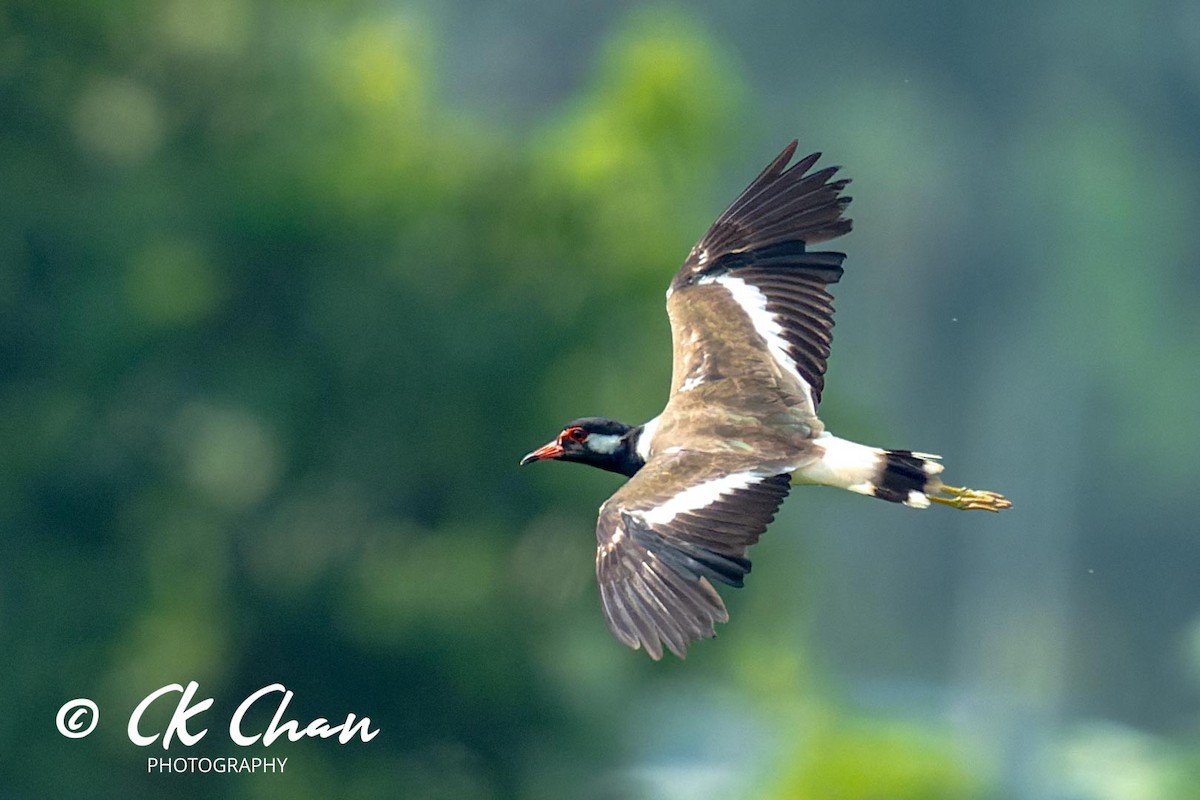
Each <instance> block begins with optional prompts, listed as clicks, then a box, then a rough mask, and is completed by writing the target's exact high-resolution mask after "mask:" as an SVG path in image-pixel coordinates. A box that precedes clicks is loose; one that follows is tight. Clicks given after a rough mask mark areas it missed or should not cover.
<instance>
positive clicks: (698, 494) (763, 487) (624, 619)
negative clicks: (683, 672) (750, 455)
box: [596, 452, 790, 659]
mask: <svg viewBox="0 0 1200 800" xmlns="http://www.w3.org/2000/svg"><path fill="white" fill-rule="evenodd" d="M752 464H753V462H749V461H747V460H745V459H744V458H743V459H738V460H734V459H732V458H731V457H730V456H729V455H728V454H720V455H714V454H708V453H695V452H682V453H672V454H667V455H663V456H658V457H655V458H653V459H651V461H650V462H649V463H648V464H646V466H644V467H643V468H642V469H641V470H640V471H639V472H638V473H637V475H635V476H634V477H633V478H632V479H630V481H629V482H628V483H626V484H625V485H624V486H623V487H622V488H621V489H620V490H619V491H618V492H617V493H616V494H614V495H613V496H612V497H611V498H610V499H609V500H608V502H606V503H605V504H604V505H603V506H602V507H601V508H600V518H599V520H598V522H597V526H596V541H597V546H596V579H597V581H598V582H599V584H600V599H601V602H602V603H603V606H604V616H605V619H606V620H607V621H608V627H609V630H611V631H612V633H613V635H614V636H616V637H617V639H619V640H620V641H621V642H623V643H625V644H626V645H628V646H630V647H632V648H634V649H635V650H636V649H638V648H643V647H644V648H645V650H646V652H647V653H648V654H649V655H650V656H651V657H652V658H654V659H659V658H662V653H663V648H662V645H663V643H665V644H666V646H667V648H668V649H670V651H671V652H672V653H674V654H675V655H677V656H678V657H680V658H683V657H684V655H685V653H686V651H687V646H688V643H690V642H692V641H695V640H697V639H701V638H708V637H712V636H715V635H716V632H715V630H714V626H715V624H716V623H717V622H725V621H727V620H728V619H729V614H728V612H727V611H726V610H725V604H724V603H723V602H722V600H721V596H720V595H719V594H717V592H716V590H715V589H714V588H713V586H712V582H713V581H720V582H721V583H726V584H729V585H730V586H741V585H742V579H743V577H744V576H745V575H746V573H748V572H749V571H750V562H749V560H747V559H746V557H745V556H746V549H747V548H748V547H749V546H750V545H752V544H754V543H755V542H757V541H758V537H759V536H760V535H761V534H762V532H763V531H764V530H766V527H767V524H768V523H769V522H770V521H771V520H772V519H773V518H774V517H775V512H776V511H777V510H778V509H779V505H780V503H782V502H783V498H784V497H785V496H786V495H787V492H788V489H789V475H788V472H790V466H789V465H784V466H782V467H778V468H775V467H767V468H764V467H762V466H761V465H758V464H753V465H752Z"/></svg>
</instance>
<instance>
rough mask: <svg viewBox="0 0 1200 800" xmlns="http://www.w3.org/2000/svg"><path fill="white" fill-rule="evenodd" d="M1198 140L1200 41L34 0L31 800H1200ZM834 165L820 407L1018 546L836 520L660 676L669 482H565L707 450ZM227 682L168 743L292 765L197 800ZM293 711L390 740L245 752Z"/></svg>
mask: <svg viewBox="0 0 1200 800" xmlns="http://www.w3.org/2000/svg"><path fill="white" fill-rule="evenodd" d="M1197 130H1200V6H1197V5H1196V4H1195V3H1194V2H1191V1H1190V0H1178V2H1156V1H1155V0H1151V2H1144V3H1134V2H1128V3H1119V2H1098V3H1094V2H1078V1H1077V2H1055V3H1043V2H1040V1H1039V0H1014V2H1009V3H1003V4H999V3H996V4H991V3H988V4H985V3H978V4H971V3H957V2H946V1H945V0H917V1H916V2H907V3H899V2H896V3H862V4H858V3H845V4H836V3H820V4H816V3H788V2H782V1H781V0H750V1H749V2H737V1H735V0H707V2H699V3H694V4H688V5H686V6H683V5H681V6H643V5H641V4H637V3H629V2H618V3H610V2H601V1H600V0H586V2H581V3H571V4H554V3H547V2H545V1H544V0H507V2H500V3H484V2H480V0H453V1H452V2H433V0H428V1H427V2H413V3H403V2H377V1H376V2H365V1H361V0H341V1H340V2H332V3H317V2H292V3H284V2H270V1H269V0H263V1H262V2H253V3H247V2H238V0H163V1H161V2H140V1H135V0H104V1H103V2H83V1H82V0H80V1H79V2H68V1H67V0H36V1H35V0H4V2H2V3H0V530H2V531H3V534H2V536H3V552H2V554H0V676H2V678H3V679H2V680H0V797H3V798H19V799H24V798H50V797H113V798H116V797H138V796H147V797H149V796H173V797H181V798H248V799H249V798H317V797H322V798H323V797H346V798H374V797H405V798H409V797H411V798H447V799H451V798H453V799H454V800H473V799H474V798H510V797H511V798H563V797H579V798H639V797H646V798H692V797H714V798H717V797H720V798H763V799H764V800H785V799H789V800H790V799H791V798H817V800H821V799H822V798H830V800H833V799H834V798H836V799H837V800H869V799H873V798H882V799H885V800H934V799H938V800H940V799H942V798H945V799H946V800H950V799H951V798H953V799H955V800H958V799H961V798H989V799H990V798H995V799H999V798H1019V799H1020V798H1047V799H1050V798H1054V799H1055V800H1160V799H1163V800H1172V799H1174V798H1181V799H1183V800H1186V799H1187V798H1197V797H1200V708H1198V705H1197V700H1198V696H1200V536H1198V535H1197V534H1198V533H1200V531H1198V525H1197V521H1196V520H1197V510H1198V509H1197V499H1196V498H1197V488H1196V487H1197V479H1198V477H1200V456H1198V455H1197V453H1198V449H1197V447H1198V439H1200V436H1198V434H1200V414H1198V413H1197V409H1198V408H1200V405H1198V402H1200V401H1198V397H1200V313H1198V311H1197V309H1198V308H1200V277H1198V276H1200V271H1198V270H1197V260H1198V259H1197V255H1198V253H1200V224H1198V223H1197V220H1198V219H1200V180H1198V178H1200V140H1198V138H1197ZM792 138H799V139H800V141H801V145H800V148H801V151H802V152H807V151H809V150H817V149H820V150H823V151H825V152H826V153H827V154H828V155H827V157H826V161H825V163H830V161H832V163H839V164H843V165H845V171H844V174H845V175H846V176H848V177H852V178H853V179H854V183H853V184H852V186H851V187H850V189H851V191H850V194H852V195H853V196H855V198H856V199H855V201H854V203H853V205H852V206H851V216H852V217H853V218H854V219H855V221H856V223H857V225H856V230H855V231H854V232H853V233H852V234H851V235H849V236H848V237H846V238H844V239H842V240H840V241H838V242H837V243H836V245H835V246H836V247H837V248H838V249H844V250H845V251H847V252H848V253H849V258H848V260H847V262H846V268H847V269H846V275H845V278H844V280H843V282H842V283H841V284H840V286H839V287H838V290H837V297H838V305H839V312H838V322H839V327H838V328H837V341H836V344H835V349H834V355H833V358H832V361H831V367H830V373H829V377H828V383H827V387H826V393H825V407H824V409H823V416H824V417H825V418H826V419H827V421H828V423H829V424H830V426H831V427H832V429H833V430H835V431H836V432H837V433H839V434H840V435H842V436H846V437H849V438H853V439H857V440H860V441H864V442H868V443H871V444H878V445H883V446H892V447H909V448H917V449H921V450H926V451H932V452H936V453H941V454H943V455H944V456H945V459H946V464H947V472H946V475H947V478H948V479H950V480H951V482H962V483H966V484H968V485H972V486H977V487H981V488H992V489H997V490H1000V491H1003V492H1004V493H1006V494H1007V495H1009V496H1010V497H1012V498H1013V499H1014V501H1015V504H1016V507H1015V509H1014V510H1013V511H1011V512H1008V513H1007V514H1005V515H1002V516H999V517H991V516H985V515H965V514H955V513H951V512H946V511H944V510H941V509H934V510H931V511H929V512H924V513H918V512H914V511H910V510H907V509H903V508H898V507H895V506H892V505H890V504H885V503H879V502H872V501H868V500H865V499H863V498H860V497H857V496H852V495H849V494H845V493H836V492H833V491H829V490H821V489H800V490H797V491H795V492H793V494H792V496H791V498H790V499H789V501H788V503H787V504H786V506H785V508H784V510H783V512H782V514H781V515H780V517H779V519H778V520H777V521H776V523H775V524H774V525H773V526H772V527H771V529H770V531H769V532H768V534H767V535H766V536H765V537H764V539H763V541H762V543H761V544H760V545H758V546H757V547H756V548H755V549H754V551H753V552H752V556H753V557H754V562H755V570H754V574H753V576H752V579H751V580H750V581H749V583H748V586H747V588H746V589H745V590H744V591H740V592H732V591H729V592H726V593H725V595H726V599H727V601H728V604H729V606H730V609H731V614H732V617H733V622H732V623H731V624H730V625H728V626H724V627H722V628H721V630H720V636H719V638H718V639H717V640H715V641H712V642H702V643H700V644H698V645H697V646H695V647H694V648H693V650H692V652H691V655H690V656H689V658H688V660H687V661H686V662H679V661H676V660H672V659H671V658H670V657H668V658H667V659H665V660H664V661H663V662H662V663H657V664H656V663H652V662H651V661H650V660H649V659H648V658H646V657H645V656H644V655H642V654H641V653H633V652H630V651H627V650H626V649H625V648H624V647H622V646H620V645H619V644H617V643H616V642H615V641H614V640H613V639H611V637H610V636H609V634H608V632H607V630H606V629H605V626H604V623H603V620H602V617H601V614H600V609H599V603H598V601H597V598H596V590H595V587H594V585H593V562H592V559H593V555H594V547H595V544H594V539H593V525H594V514H595V509H596V507H597V506H598V505H599V503H600V502H601V501H602V500H603V499H604V498H605V497H607V495H608V494H609V493H611V492H612V491H613V490H614V489H615V488H616V485H617V479H616V478H615V476H612V475H607V474H599V473H596V474H593V471H589V470H585V469H582V468H578V467H565V466H561V465H542V466H537V467H530V468H527V469H522V470H518V469H517V466H516V464H517V460H518V459H519V458H520V456H521V455H522V454H524V453H525V452H527V451H528V450H530V449H532V448H533V447H534V446H536V445H539V444H541V443H542V442H544V441H545V440H546V439H547V438H549V437H550V436H552V435H553V434H555V433H556V432H557V431H558V429H559V427H560V426H561V424H562V423H563V422H565V421H566V420H568V419H570V418H573V417H576V416H580V415H585V414H604V415H608V416H614V417H617V418H620V419H625V420H627V421H630V422H640V421H642V420H645V419H647V418H649V417H651V416H653V415H654V414H656V413H657V412H658V410H659V409H660V408H661V406H662V403H663V402H664V400H665V393H666V387H667V381H668V378H669V370H670V365H669V357H670V346H669V330H668V327H667V323H666V317H665V314H664V312H663V307H662V306H663V300H662V297H663V291H664V289H665V286H666V284H667V282H668V280H669V279H670V276H671V275H672V273H673V271H674V270H675V268H676V267H677V265H678V263H679V262H680V261H681V259H682V257H683V255H684V254H685V253H686V251H687V249H688V248H689V247H690V245H691V244H692V243H693V241H694V240H695V239H696V238H697V237H698V236H699V235H700V233H702V232H703V230H704V229H705V228H706V227H707V225H708V223H709V222H710V221H711V220H712V219H713V218H714V216H715V215H716V213H717V212H719V211H720V209H721V208H722V207H723V206H724V204H725V203H727V202H728V201H729V200H730V199H732V198H733V196H734V195H735V194H736V193H737V192H738V191H739V190H740V189H741V188H742V186H744V185H745V183H746V182H747V181H748V180H749V179H750V178H751V177H752V176H753V175H754V174H756V173H757V171H758V170H759V169H760V168H761V167H762V165H763V164H765V163H766V162H767V161H768V160H769V159H770V158H771V157H773V156H774V155H775V154H776V153H777V152H778V151H779V150H780V149H781V148H782V147H783V145H784V144H786V143H787V142H788V141H789V140H790V139H792ZM191 680H195V681H199V682H200V696H201V697H212V698H215V705H214V707H213V709H212V710H211V711H210V712H209V714H208V715H206V716H205V717H204V720H205V722H206V723H208V726H209V727H210V728H211V730H210V733H209V734H208V735H207V736H206V737H205V739H204V740H203V741H202V742H201V743H200V744H198V745H196V746H195V747H192V748H183V747H181V746H180V745H178V744H176V745H174V746H173V747H172V748H171V751H170V754H171V755H175V756H180V755H182V756H203V755H209V756H230V755H236V756H242V755H257V756H262V755H267V756H274V757H287V758H288V759H289V761H288V767H287V771H286V773H285V774H283V775H253V776H233V775H147V774H146V758H147V757H149V756H161V755H163V751H162V750H161V748H160V747H149V748H144V749H143V748H138V747H135V746H134V745H132V744H131V743H130V742H129V740H128V738H127V737H126V732H125V724H126V721H127V719H128V715H129V712H130V711H131V710H132V708H133V707H134V705H136V703H137V702H138V700H140V699H141V698H142V697H144V696H145V695H147V694H148V693H150V692H151V691H153V690H154V689H156V688H158V687H160V686H163V685H165V684H169V683H174V682H179V683H183V684H186V683H187V682H188V681H191ZM274 682H281V683H283V684H285V685H286V686H287V687H288V688H289V689H291V690H293V691H294V692H295V694H296V696H295V699H294V700H293V702H292V704H291V706H290V707H289V712H290V713H291V714H293V715H295V716H297V717H299V718H300V719H301V721H302V722H307V721H308V720H310V719H312V718H314V717H328V718H331V719H334V720H337V719H339V718H344V715H345V714H346V713H348V712H354V713H355V714H359V715H367V716H369V717H370V718H371V719H372V721H373V723H374V725H375V726H377V727H378V728H379V729H381V731H382V733H380V734H379V736H378V737H377V738H376V739H375V740H374V741H372V742H370V743H367V744H363V743H352V744H348V745H345V746H342V745H339V744H337V743H336V741H333V740H330V741H320V740H318V741H308V740H306V741H304V742H300V743H296V744H290V743H288V742H286V741H284V742H281V743H276V744H275V745H273V746H272V747H271V748H268V749H265V750H264V749H263V748H261V747H251V748H244V749H243V748H238V747H236V746H234V745H233V744H232V743H231V742H230V741H229V738H228V734H227V732H226V730H225V729H224V726H225V724H226V721H227V720H228V719H229V716H230V714H231V713H232V711H233V709H234V708H235V707H236V705H237V704H238V703H239V702H240V701H241V699H242V698H244V697H246V696H247V695H248V694H250V693H251V692H252V691H254V690H256V689H258V688H260V687H262V686H266V685H268V684H270V683H274ZM79 696H86V697H90V698H93V699H94V700H95V701H96V702H97V703H98V705H99V706H100V708H101V720H100V725H99V727H98V729H97V730H96V732H95V733H93V734H92V735H91V736H90V737H88V738H85V739H79V740H69V739H66V738H64V737H62V736H60V735H59V734H58V733H57V731H56V730H55V727H54V716H55V712H56V711H57V709H58V708H59V706H60V705H61V704H62V703H63V702H65V701H66V700H68V699H71V698H74V697H79ZM164 705H170V703H169V702H168V703H165V704H164ZM194 727H195V726H193V729H194Z"/></svg>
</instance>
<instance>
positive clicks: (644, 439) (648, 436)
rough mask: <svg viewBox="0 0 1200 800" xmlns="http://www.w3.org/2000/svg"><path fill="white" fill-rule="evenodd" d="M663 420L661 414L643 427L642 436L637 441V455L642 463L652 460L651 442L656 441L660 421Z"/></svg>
mask: <svg viewBox="0 0 1200 800" xmlns="http://www.w3.org/2000/svg"><path fill="white" fill-rule="evenodd" d="M661 418H662V414H659V415H658V416H657V417H655V418H654V419H652V420H650V421H649V422H647V423H646V424H645V425H643V426H642V434H641V436H639V437H638V440H637V454H638V457H639V458H640V459H642V461H649V460H650V442H651V441H653V440H654V434H655V433H657V432H658V421H659V420H660V419H661Z"/></svg>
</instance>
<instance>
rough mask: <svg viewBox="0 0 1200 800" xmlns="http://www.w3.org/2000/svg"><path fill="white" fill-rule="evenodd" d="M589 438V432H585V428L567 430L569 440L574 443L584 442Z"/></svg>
mask: <svg viewBox="0 0 1200 800" xmlns="http://www.w3.org/2000/svg"><path fill="white" fill-rule="evenodd" d="M587 437H588V435H587V431H585V430H584V429H583V428H568V429H567V438H568V439H570V440H571V441H573V442H582V441H583V440H584V439H586V438H587Z"/></svg>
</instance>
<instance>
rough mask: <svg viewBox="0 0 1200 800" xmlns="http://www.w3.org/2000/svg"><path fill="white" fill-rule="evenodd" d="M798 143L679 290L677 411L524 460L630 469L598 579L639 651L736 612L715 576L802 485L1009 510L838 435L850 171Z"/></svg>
mask: <svg viewBox="0 0 1200 800" xmlns="http://www.w3.org/2000/svg"><path fill="white" fill-rule="evenodd" d="M796 145H797V143H796V142H794V141H793V142H792V143H791V144H789V145H788V146H787V147H786V148H784V151H783V152H782V153H780V154H779V156H778V157H777V158H776V159H775V160H774V161H772V162H771V163H770V164H768V165H767V167H766V169H764V170H763V171H762V173H761V174H760V175H759V176H758V177H757V178H755V179H754V181H753V182H752V183H751V184H750V185H749V186H748V187H746V189H745V191H743V192H742V193H741V194H740V195H739V196H738V198H737V199H736V200H734V201H733V203H732V205H730V206H729V208H727V209H726V210H725V212H724V213H723V214H721V216H720V217H718V218H717V221H716V222H714V223H713V224H712V227H710V228H709V229H708V232H707V233H705V234H704V236H703V238H701V239H700V241H699V243H698V244H696V246H695V247H693V248H692V250H691V252H690V253H689V254H688V257H687V259H686V260H685V261H684V262H683V266H682V267H680V268H679V271H678V272H677V273H676V274H675V278H674V279H673V280H672V281H671V285H670V287H669V288H668V289H667V314H668V315H669V316H670V319H671V338H672V340H673V342H674V363H673V367H672V372H671V394H670V399H669V400H668V402H667V405H666V408H664V409H663V411H662V413H661V414H659V415H658V416H657V417H655V418H654V419H652V420H650V421H649V422H647V423H645V424H643V425H638V426H630V425H626V424H625V423H622V422H617V421H616V420H612V419H607V418H605V417H583V418H580V419H576V420H574V421H572V422H569V423H567V425H566V427H564V428H563V429H562V432H561V433H559V434H558V436H556V437H555V438H554V439H553V440H551V441H550V442H548V443H547V444H545V445H543V446H542V447H539V448H538V449H536V450H534V451H533V452H532V453H529V454H528V455H527V456H525V457H524V458H523V459H521V464H522V465H524V464H530V463H532V462H534V461H544V460H547V459H557V460H560V461H574V462H578V463H581V464H590V465H591V466H594V467H599V468H600V469H604V470H608V471H610V472H616V473H620V474H621V475H625V476H626V477H628V478H629V480H628V481H627V482H626V483H625V484H624V485H623V486H622V487H621V488H620V489H618V490H617V492H616V493H615V494H614V495H613V496H612V497H610V498H609V499H608V500H607V501H606V502H605V503H604V505H602V506H601V507H600V516H599V520H598V521H597V525H596V579H597V580H598V581H599V584H600V599H601V602H602V605H603V607H604V616H605V619H606V620H607V622H608V627H609V629H610V630H611V631H612V633H613V635H614V636H616V638H617V639H619V640H620V641H621V642H623V643H625V644H626V645H628V646H629V647H632V648H634V649H635V650H636V649H638V648H645V650H646V652H647V653H648V654H649V655H650V656H651V657H652V658H654V659H656V660H657V659H660V658H662V654H663V645H664V644H665V645H666V647H667V649H669V650H670V651H671V652H672V653H674V654H675V655H676V656H678V657H679V658H683V657H684V656H685V654H686V651H687V647H688V645H689V644H690V643H691V642H693V641H696V640H699V639H702V638H710V637H713V636H715V635H716V631H715V624H716V623H717V622H727V621H728V619H729V614H728V612H727V611H726V610H725V604H724V602H723V601H722V600H721V596H720V595H719V594H718V593H717V591H716V589H714V588H713V583H714V582H717V583H724V584H728V585H730V586H736V587H740V586H742V581H743V578H744V577H745V575H746V574H747V573H748V572H749V571H750V561H749V560H748V559H747V558H746V550H747V548H749V547H750V545H752V544H754V543H755V542H756V541H758V537H759V536H760V535H761V534H762V533H763V531H764V530H766V527H767V524H768V523H770V522H771V520H772V519H773V518H774V517H775V513H776V512H777V511H778V509H779V506H780V504H781V503H782V502H783V498H784V496H785V495H787V493H788V490H789V489H790V488H791V486H792V485H795V484H819V485H823V486H836V487H839V488H842V489H849V490H850V491H852V492H858V493H859V494H865V495H869V496H871V497H878V498H879V499H881V500H887V501H889V502H892V503H902V504H904V505H906V506H909V507H911V508H928V507H929V505H930V504H931V503H936V504H940V505H944V506H948V507H950V508H957V509H964V510H970V509H982V510H985V511H1000V510H1001V509H1005V508H1009V507H1010V506H1011V505H1012V503H1010V502H1009V500H1008V499H1007V498H1005V497H1004V496H1002V495H1000V494H997V493H995V492H989V491H981V490H976V489H966V488H960V487H954V486H948V485H946V484H944V483H942V481H941V478H940V475H941V472H942V465H941V463H939V460H938V459H939V457H938V456H935V455H930V454H928V453H919V452H913V451H910V450H883V449H880V448H878V447H868V446H866V445H861V444H856V443H855V442H852V441H849V440H847V439H841V438H839V437H837V436H834V435H833V434H831V433H830V432H829V431H827V430H825V426H824V424H823V423H822V422H821V420H820V419H819V418H818V417H817V407H818V405H819V403H820V401H821V390H822V388H823V386H824V375H825V362H826V359H828V358H829V346H830V342H831V341H832V336H831V331H832V328H833V298H832V296H831V295H830V294H829V291H828V288H827V287H828V285H829V284H831V283H836V282H837V281H838V279H840V278H841V277H842V261H843V260H844V259H845V257H846V256H845V254H844V253H835V252H825V251H812V250H809V247H810V246H811V245H814V244H817V243H820V242H825V241H828V240H830V239H834V238H836V237H838V236H841V235H842V234H844V233H846V232H848V231H849V230H850V227H851V220H849V219H846V218H844V217H843V216H842V215H843V212H844V211H845V209H846V206H847V205H848V204H849V203H850V198H849V197H843V196H841V192H842V190H843V189H844V188H845V187H846V184H848V183H849V181H848V180H846V179H838V180H834V179H833V178H834V175H835V173H836V172H837V169H838V168H837V167H825V168H823V169H818V170H815V171H810V170H812V169H813V166H814V165H815V164H816V162H817V159H818V158H820V155H821V154H820V153H814V154H812V155H810V156H806V157H805V158H802V159H800V160H799V161H797V162H796V163H795V164H792V165H791V166H790V167H789V166H788V163H789V162H790V161H791V160H792V156H793V155H794V154H795V151H796Z"/></svg>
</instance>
